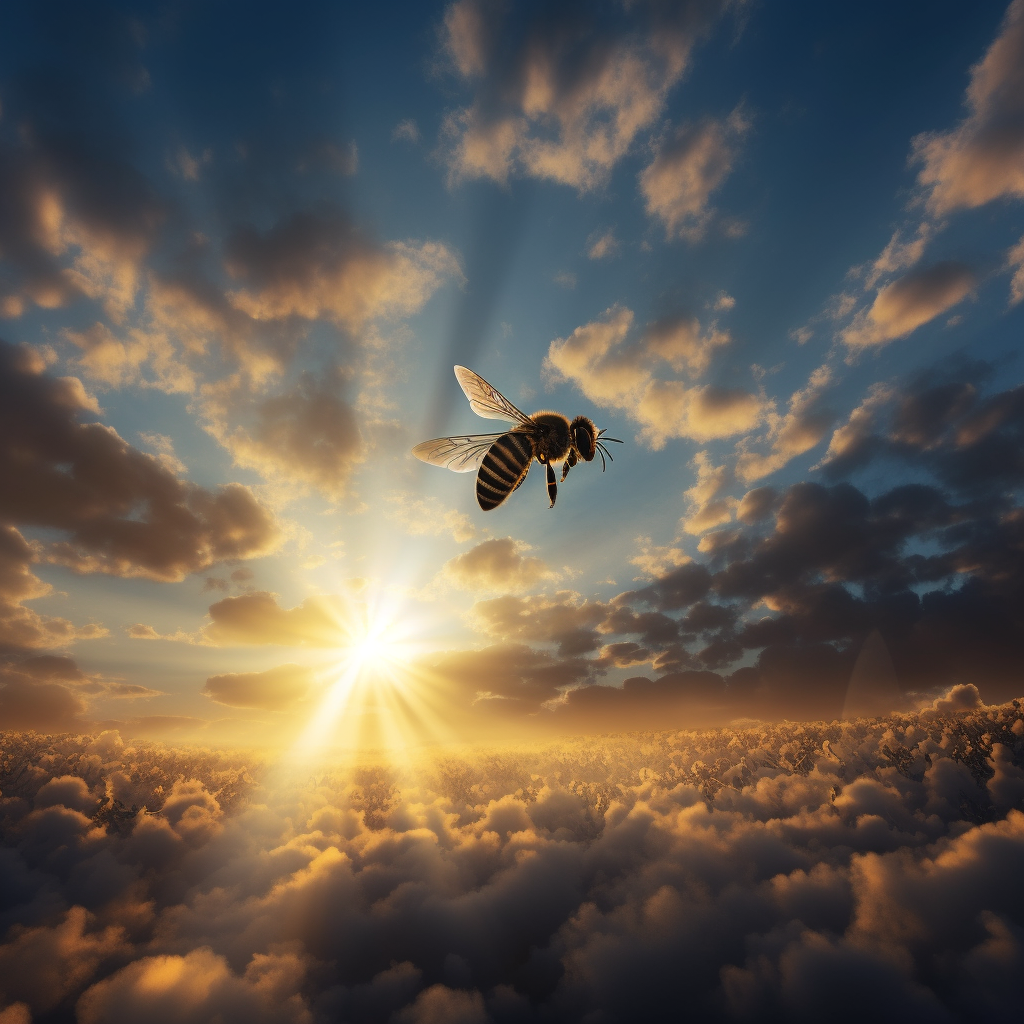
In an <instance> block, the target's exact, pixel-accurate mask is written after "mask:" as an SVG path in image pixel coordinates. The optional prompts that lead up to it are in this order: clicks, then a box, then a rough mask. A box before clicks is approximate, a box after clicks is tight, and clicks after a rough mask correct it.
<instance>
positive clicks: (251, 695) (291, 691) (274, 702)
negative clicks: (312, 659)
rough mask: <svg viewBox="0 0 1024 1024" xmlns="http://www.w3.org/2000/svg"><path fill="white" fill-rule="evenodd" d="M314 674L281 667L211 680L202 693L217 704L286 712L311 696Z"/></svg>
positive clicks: (207, 681)
mask: <svg viewBox="0 0 1024 1024" xmlns="http://www.w3.org/2000/svg"><path fill="white" fill-rule="evenodd" d="M315 684H316V675H315V673H314V672H313V671H312V670H311V669H309V668H306V667H304V666H302V665H278V666H276V667H275V668H270V669H267V670H266V671H264V672H229V673H227V674H225V675H219V676H211V677H210V678H209V679H207V680H206V685H205V686H203V693H205V694H206V696H207V697H209V698H210V699H211V700H213V701H216V702H217V703H218V704H226V705H227V706H228V707H232V708H254V709H257V710H261V711H287V710H289V709H291V708H292V707H294V706H295V705H296V704H298V703H299V702H301V701H302V700H304V699H305V698H306V697H308V696H309V694H310V691H311V690H312V689H313V687H314V685H315Z"/></svg>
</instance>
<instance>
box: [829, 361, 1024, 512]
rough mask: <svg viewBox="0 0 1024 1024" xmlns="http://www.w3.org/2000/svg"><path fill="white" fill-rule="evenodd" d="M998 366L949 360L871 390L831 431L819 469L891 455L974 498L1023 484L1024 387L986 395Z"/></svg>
mask: <svg viewBox="0 0 1024 1024" xmlns="http://www.w3.org/2000/svg"><path fill="white" fill-rule="evenodd" d="M992 369H993V368H992V367H991V366H989V365H988V364H986V363H983V362H974V363H971V362H966V361H964V360H962V359H960V360H951V361H949V362H947V363H945V364H940V365H939V366H936V367H932V368H930V369H928V370H926V371H924V372H922V373H920V374H917V375H915V376H914V377H912V378H911V379H909V380H908V381H906V382H905V383H904V384H903V385H902V387H894V386H891V385H880V386H878V387H876V388H875V389H873V390H872V392H871V393H870V394H869V396H868V398H867V399H865V401H864V402H862V403H861V406H859V407H858V408H857V409H856V410H854V412H853V414H851V417H850V420H849V421H848V422H847V423H846V424H844V425H843V426H841V427H840V428H839V429H838V430H836V432H835V433H834V434H833V437H832V442H831V444H830V445H829V449H828V452H827V453H826V456H825V459H824V460H823V461H822V463H821V468H822V469H824V470H825V472H826V474H827V475H828V476H830V477H831V478H833V479H836V478H839V477H841V476H843V475H845V474H847V473H849V472H850V471H852V470H854V469H857V468H859V467H861V466H864V465H867V464H868V463H870V462H871V461H872V460H874V459H879V458H882V457H889V458H894V459H897V460H899V461H901V462H906V463H908V464H913V465H915V466H917V467H920V468H925V469H927V470H928V471H929V472H930V473H931V474H933V475H934V477H935V478H936V479H937V480H938V481H940V482H941V483H942V484H943V485H945V486H948V487H951V488H953V489H955V490H956V491H959V492H962V493H963V494H965V495H968V496H972V495H973V496H975V497H976V496H977V495H979V494H983V493H984V494H988V495H991V496H995V495H1002V494H1003V493H1005V491H1006V490H1007V489H1012V488H1014V487H1015V486H1017V481H1019V480H1020V479H1021V473H1022V462H1021V459H1020V457H1019V454H1018V452H1017V450H1016V448H1015V445H1016V444H1017V438H1018V437H1019V436H1020V434H1021V431H1022V429H1024V421H1022V416H1024V409H1022V403H1024V389H1022V388H1020V387H1016V388H1010V389H1008V390H1006V391H1001V392H996V393H994V394H988V395H985V394H984V393H983V392H984V389H985V385H986V383H987V380H988V378H989V377H990V376H991V374H992Z"/></svg>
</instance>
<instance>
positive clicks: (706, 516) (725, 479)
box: [680, 452, 737, 535]
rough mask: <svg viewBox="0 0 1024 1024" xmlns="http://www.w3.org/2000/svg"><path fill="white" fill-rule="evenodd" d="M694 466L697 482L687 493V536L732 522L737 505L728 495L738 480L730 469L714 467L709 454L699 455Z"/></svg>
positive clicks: (682, 524)
mask: <svg viewBox="0 0 1024 1024" xmlns="http://www.w3.org/2000/svg"><path fill="white" fill-rule="evenodd" d="M693 467H694V468H695V469H696V470H697V479H696V480H695V481H694V482H693V484H692V485H691V486H690V487H689V488H687V490H686V492H685V497H686V499H687V501H688V503H689V506H690V508H689V512H688V513H687V515H686V517H685V518H684V519H682V520H680V525H681V526H682V527H683V529H684V530H685V531H686V532H687V533H690V534H694V535H700V534H702V533H705V532H706V531H708V530H712V529H714V528H715V527H716V526H721V525H722V524H723V523H727V522H729V520H731V519H732V517H733V513H734V511H735V508H736V504H737V502H736V499H735V498H733V497H730V496H728V495H726V494H725V493H724V492H725V491H727V490H728V489H729V488H730V487H732V485H733V484H734V483H735V481H736V477H735V475H734V473H733V470H732V468H731V467H730V466H728V465H722V466H716V465H714V464H713V463H712V462H711V458H710V456H709V455H708V453H707V452H697V454H696V455H695V456H694V457H693Z"/></svg>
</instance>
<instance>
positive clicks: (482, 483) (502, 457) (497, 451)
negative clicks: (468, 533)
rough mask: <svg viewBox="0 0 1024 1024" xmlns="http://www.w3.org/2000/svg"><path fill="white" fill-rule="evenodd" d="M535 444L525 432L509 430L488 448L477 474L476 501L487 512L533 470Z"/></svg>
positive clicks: (498, 503) (497, 504)
mask: <svg viewBox="0 0 1024 1024" xmlns="http://www.w3.org/2000/svg"><path fill="white" fill-rule="evenodd" d="M532 460H533V444H532V443H531V441H530V438H528V437H527V436H526V435H525V434H522V433H519V432H518V431H515V430H510V431H509V432H508V433H507V434H502V435H501V437H499V438H498V440H497V441H495V442H494V444H492V445H491V447H490V448H489V449H488V450H487V454H486V455H485V456H484V461H483V462H482V463H481V464H480V469H479V470H478V471H477V474H476V500H477V504H479V506H480V507H481V508H482V509H483V510H484V511H485V512H489V511H490V510H491V509H492V508H497V507H498V506H499V505H500V504H501V503H502V502H503V501H504V500H505V499H506V498H507V497H508V496H509V495H510V494H511V493H512V492H513V491H514V490H515V489H516V488H517V487H518V486H519V484H521V483H522V481H523V477H525V476H526V474H527V473H528V472H529V470H530V463H531V461H532Z"/></svg>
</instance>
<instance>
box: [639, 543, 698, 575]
mask: <svg viewBox="0 0 1024 1024" xmlns="http://www.w3.org/2000/svg"><path fill="white" fill-rule="evenodd" d="M636 543H637V545H638V546H639V548H640V551H639V553H638V554H636V555H633V557H632V558H630V560H629V562H630V564H631V565H635V566H636V567H637V568H638V569H640V571H641V572H644V573H646V574H647V575H649V576H661V575H663V574H664V573H666V572H668V571H669V570H670V569H675V568H676V567H677V566H680V565H685V564H686V563H687V562H689V561H690V558H689V556H688V555H687V554H686V552H685V551H683V549H682V548H680V547H678V546H676V545H675V544H654V543H653V542H652V541H651V538H650V537H637V540H636Z"/></svg>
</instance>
